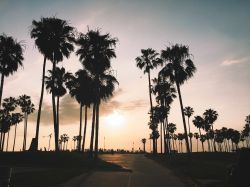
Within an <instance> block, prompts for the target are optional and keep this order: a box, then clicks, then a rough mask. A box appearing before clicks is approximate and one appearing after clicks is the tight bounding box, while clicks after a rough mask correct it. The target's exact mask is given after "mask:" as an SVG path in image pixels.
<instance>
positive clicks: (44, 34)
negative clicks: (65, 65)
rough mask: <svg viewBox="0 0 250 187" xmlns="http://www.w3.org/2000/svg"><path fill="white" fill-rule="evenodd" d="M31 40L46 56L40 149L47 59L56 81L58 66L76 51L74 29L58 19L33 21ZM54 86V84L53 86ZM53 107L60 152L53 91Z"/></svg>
mask: <svg viewBox="0 0 250 187" xmlns="http://www.w3.org/2000/svg"><path fill="white" fill-rule="evenodd" d="M30 35H31V38H35V43H36V46H37V47H38V49H39V51H40V52H41V53H42V54H43V56H44V63H43V74H42V90H41V97H40V102H39V110H38V116H37V127H36V138H35V140H36V141H35V144H36V145H35V147H36V148H38V136H39V124H40V116H41V107H42V100H43V92H44V77H45V67H46V59H49V60H50V61H51V62H52V64H53V68H52V82H54V81H55V69H56V64H57V63H58V62H60V61H62V60H63V57H64V56H65V57H66V58H68V57H69V55H70V53H71V52H72V51H73V50H74V46H73V45H72V42H73V41H74V28H73V27H71V26H69V24H68V22H67V21H65V20H61V19H58V18H56V17H48V18H41V20H40V21H35V20H33V21H32V26H31V32H30ZM53 85H54V84H53ZM52 107H53V120H54V134H55V149H56V151H58V150H59V147H58V138H59V126H58V123H57V114H56V103H55V93H54V91H53V89H52Z"/></svg>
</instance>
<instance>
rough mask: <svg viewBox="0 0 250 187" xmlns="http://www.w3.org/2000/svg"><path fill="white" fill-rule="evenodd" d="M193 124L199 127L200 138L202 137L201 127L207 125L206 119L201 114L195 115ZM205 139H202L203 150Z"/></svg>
mask: <svg viewBox="0 0 250 187" xmlns="http://www.w3.org/2000/svg"><path fill="white" fill-rule="evenodd" d="M193 124H194V126H196V127H197V128H198V129H199V133H200V138H201V128H203V127H204V125H205V120H204V119H203V118H202V117H201V116H194V120H193ZM203 142H204V141H201V143H202V150H203V152H204V145H203Z"/></svg>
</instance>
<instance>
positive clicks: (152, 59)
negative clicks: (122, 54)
mask: <svg viewBox="0 0 250 187" xmlns="http://www.w3.org/2000/svg"><path fill="white" fill-rule="evenodd" d="M141 53H142V55H141V56H140V57H137V58H136V59H135V61H136V66H137V67H139V68H140V69H143V70H144V71H143V72H144V73H147V74H148V89H149V100H150V112H151V113H152V108H153V102H152V96H151V93H152V85H151V78H150V70H152V69H154V68H155V67H156V66H157V65H158V64H160V63H161V60H160V58H158V56H159V54H158V53H157V52H156V51H155V50H154V49H151V48H148V49H142V50H141Z"/></svg>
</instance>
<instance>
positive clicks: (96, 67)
mask: <svg viewBox="0 0 250 187" xmlns="http://www.w3.org/2000/svg"><path fill="white" fill-rule="evenodd" d="M116 42H117V39H116V38H111V36H110V34H104V35H101V34H100V31H99V30H89V31H88V32H87V33H86V34H80V37H79V38H78V39H77V41H76V44H77V45H78V46H79V47H80V48H79V49H78V50H77V52H76V54H77V55H79V59H80V62H81V63H82V65H83V67H84V68H85V69H86V70H87V71H89V72H90V74H91V76H92V77H93V81H94V93H93V94H94V96H95V99H94V103H93V116H92V129H91V139H90V156H92V155H93V145H94V131H95V128H96V131H95V132H96V133H95V135H96V136H95V153H96V154H95V155H96V156H97V152H98V130H99V105H100V102H101V98H102V97H104V98H108V96H110V95H112V93H111V92H112V91H113V88H114V87H113V86H112V84H113V83H114V82H117V81H116V79H115V78H114V77H113V76H111V75H109V74H110V71H111V70H110V68H111V59H112V58H115V57H116V54H115V51H114V48H115V46H116ZM105 82H106V83H107V84H106V85H105V86H104V88H103V89H104V90H105V92H106V93H105V94H102V92H101V87H102V86H101V84H103V83H105ZM108 84H110V85H109V86H108ZM108 92H109V93H108ZM95 124H96V125H95ZM95 126H96V127H95Z"/></svg>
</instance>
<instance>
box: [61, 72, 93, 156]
mask: <svg viewBox="0 0 250 187" xmlns="http://www.w3.org/2000/svg"><path fill="white" fill-rule="evenodd" d="M66 85H67V87H68V89H69V93H70V95H71V97H74V98H75V99H76V100H77V102H78V103H79V104H80V127H79V137H82V136H81V135H82V108H83V106H84V105H85V125H84V132H83V144H82V146H81V138H80V139H79V141H78V142H77V143H78V146H77V148H78V151H80V150H81V148H82V151H84V149H85V139H86V129H87V111H88V107H90V105H91V103H92V102H94V97H93V79H92V78H91V76H90V74H89V72H88V71H86V70H78V71H77V72H76V73H75V76H70V77H69V79H68V81H67V83H66Z"/></svg>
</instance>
